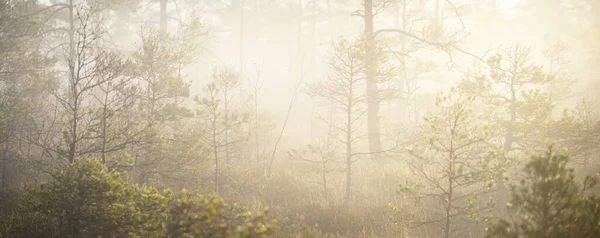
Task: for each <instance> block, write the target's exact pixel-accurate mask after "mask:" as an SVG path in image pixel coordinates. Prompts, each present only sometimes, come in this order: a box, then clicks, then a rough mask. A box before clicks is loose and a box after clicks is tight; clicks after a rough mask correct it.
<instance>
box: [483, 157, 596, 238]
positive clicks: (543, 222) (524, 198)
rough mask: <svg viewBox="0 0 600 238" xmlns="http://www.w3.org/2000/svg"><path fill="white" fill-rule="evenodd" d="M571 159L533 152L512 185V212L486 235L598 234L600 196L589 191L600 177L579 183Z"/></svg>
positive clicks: (569, 235) (556, 235) (548, 235)
mask: <svg viewBox="0 0 600 238" xmlns="http://www.w3.org/2000/svg"><path fill="white" fill-rule="evenodd" d="M568 162H569V159H568V157H566V156H563V155H557V154H554V153H553V150H552V148H551V147H550V148H549V149H548V151H547V152H546V154H545V155H542V156H540V155H537V156H532V157H531V159H530V161H529V162H528V163H527V164H526V165H525V167H524V169H523V172H524V173H525V176H524V178H523V179H522V180H521V182H520V184H519V185H513V186H512V187H511V191H512V199H511V201H510V207H509V216H508V217H507V218H504V219H502V220H500V221H498V222H497V223H496V224H494V225H493V226H492V227H491V228H490V229H489V232H488V236H487V237H507V238H508V237H532V238H538V237H539V238H542V237H552V238H553V237H556V238H558V237H566V238H570V237H573V238H575V237H582V238H586V237H590V238H591V237H598V236H600V227H599V226H598V224H600V199H598V198H597V197H596V196H593V195H586V191H588V190H589V189H591V188H593V187H594V186H595V185H596V183H597V180H596V179H595V178H593V177H586V178H585V179H584V180H583V186H582V187H579V186H578V185H577V184H576V179H575V174H574V170H573V169H570V168H569V167H568Z"/></svg>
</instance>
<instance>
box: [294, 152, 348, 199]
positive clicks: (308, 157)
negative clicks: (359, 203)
mask: <svg viewBox="0 0 600 238" xmlns="http://www.w3.org/2000/svg"><path fill="white" fill-rule="evenodd" d="M334 147H335V145H333V144H331V143H329V144H318V145H308V146H306V149H304V150H301V151H298V150H291V151H290V152H288V155H289V157H290V160H292V161H302V162H306V163H308V164H309V166H310V167H309V168H310V170H311V171H314V170H315V168H316V170H317V171H316V172H317V174H318V177H319V178H318V180H316V181H311V182H313V183H316V184H318V185H319V186H320V187H321V189H322V191H323V195H324V200H325V203H326V204H327V205H330V197H329V194H330V192H329V189H330V187H329V185H330V184H331V173H332V172H335V171H336V170H337V169H338V168H337V167H338V166H337V165H336V164H337V163H338V162H339V161H338V160H337V158H336V156H335V154H336V153H335V151H334Z"/></svg>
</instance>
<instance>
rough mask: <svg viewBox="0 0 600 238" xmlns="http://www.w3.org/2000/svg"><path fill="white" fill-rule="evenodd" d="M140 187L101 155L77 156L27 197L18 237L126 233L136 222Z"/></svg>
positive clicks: (122, 234)
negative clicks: (134, 186)
mask: <svg viewBox="0 0 600 238" xmlns="http://www.w3.org/2000/svg"><path fill="white" fill-rule="evenodd" d="M134 196H135V190H134V189H132V188H129V187H127V185H126V184H125V182H124V181H123V179H121V177H120V175H119V174H118V173H117V172H115V171H111V170H108V169H107V168H106V167H104V166H103V165H102V164H101V163H100V162H99V161H97V160H95V159H87V160H82V159H78V160H76V161H74V163H73V164H72V165H70V166H69V167H67V168H66V169H65V170H64V171H62V172H60V173H58V174H56V175H55V176H54V180H53V181H52V182H50V183H47V184H43V185H42V186H40V187H39V188H32V189H30V190H29V191H28V192H27V193H26V194H25V195H24V196H23V198H22V201H21V207H20V209H21V212H22V216H21V217H19V218H17V219H18V221H16V223H15V227H13V235H14V236H18V237H44V236H52V237H98V236H124V235H127V234H129V233H132V232H133V231H134V230H135V225H136V213H137V212H138V211H136V206H135V202H134V199H133V198H134Z"/></svg>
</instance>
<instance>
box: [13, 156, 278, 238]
mask: <svg viewBox="0 0 600 238" xmlns="http://www.w3.org/2000/svg"><path fill="white" fill-rule="evenodd" d="M274 227H275V222H274V221H267V217H266V214H265V213H258V214H253V213H251V212H249V211H247V210H245V209H242V208H239V207H237V206H229V205H227V204H226V203H225V202H224V201H223V200H222V199H221V198H219V197H210V198H205V197H203V196H201V195H198V194H195V195H188V194H187V193H186V192H185V191H184V192H183V193H182V194H181V195H179V196H177V197H174V196H173V195H172V193H171V192H170V191H168V190H167V191H164V192H160V191H158V190H157V189H156V188H153V187H138V186H129V185H128V184H127V183H125V181H124V180H123V179H122V178H121V176H120V174H119V173H117V172H116V171H114V170H111V169H108V168H106V167H105V166H104V165H102V164H101V163H100V162H99V161H98V160H96V159H86V160H83V159H77V160H76V161H75V162H74V163H73V164H71V165H70V166H68V167H67V168H66V169H65V170H64V171H61V172H60V173H58V174H56V175H55V176H54V180H53V181H52V182H49V183H47V184H44V185H42V186H40V187H38V188H30V189H29V190H28V191H27V192H26V193H25V194H24V195H23V196H22V198H21V201H20V205H19V212H18V214H17V215H16V216H14V217H13V218H12V219H11V222H10V227H9V228H10V233H9V235H10V237H264V236H266V235H267V234H269V233H270V232H271V231H272V230H273V228H274Z"/></svg>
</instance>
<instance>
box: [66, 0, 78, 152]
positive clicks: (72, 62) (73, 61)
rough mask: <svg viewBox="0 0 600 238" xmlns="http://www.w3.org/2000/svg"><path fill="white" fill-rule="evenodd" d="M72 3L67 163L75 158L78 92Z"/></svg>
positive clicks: (70, 0) (71, 3) (70, 6)
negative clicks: (69, 119)
mask: <svg viewBox="0 0 600 238" xmlns="http://www.w3.org/2000/svg"><path fill="white" fill-rule="evenodd" d="M73 11H74V5H73V0H69V80H70V84H71V85H70V86H71V92H72V93H73V95H72V96H73V98H72V100H73V104H72V108H71V110H72V115H71V116H72V120H73V121H72V122H71V127H72V128H71V135H70V136H71V141H70V143H69V154H68V158H67V159H68V160H69V163H73V161H74V160H75V152H76V150H77V148H76V147H77V120H78V119H79V118H78V111H77V110H78V104H79V102H78V100H77V99H78V98H77V97H78V93H77V82H76V81H77V79H76V78H75V65H76V59H75V19H74V16H73Z"/></svg>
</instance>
